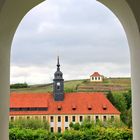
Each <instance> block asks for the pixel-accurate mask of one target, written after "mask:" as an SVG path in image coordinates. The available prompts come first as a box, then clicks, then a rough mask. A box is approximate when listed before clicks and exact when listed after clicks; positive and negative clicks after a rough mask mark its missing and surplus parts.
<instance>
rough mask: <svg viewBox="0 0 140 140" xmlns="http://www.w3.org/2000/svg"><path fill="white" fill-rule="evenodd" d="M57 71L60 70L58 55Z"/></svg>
mask: <svg viewBox="0 0 140 140" xmlns="http://www.w3.org/2000/svg"><path fill="white" fill-rule="evenodd" d="M57 71H60V64H59V56H58V57H57Z"/></svg>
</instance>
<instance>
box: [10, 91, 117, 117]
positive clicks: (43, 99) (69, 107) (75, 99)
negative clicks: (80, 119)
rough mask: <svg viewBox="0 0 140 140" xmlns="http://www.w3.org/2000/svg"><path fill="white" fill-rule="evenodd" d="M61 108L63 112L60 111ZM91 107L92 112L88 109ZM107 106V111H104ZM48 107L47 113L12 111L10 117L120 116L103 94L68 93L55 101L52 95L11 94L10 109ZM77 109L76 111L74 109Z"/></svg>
mask: <svg viewBox="0 0 140 140" xmlns="http://www.w3.org/2000/svg"><path fill="white" fill-rule="evenodd" d="M58 106H61V110H59V109H58ZM88 106H91V110H90V109H88ZM103 106H106V107H107V109H104V108H103ZM26 107H29V108H32V107H48V110H47V111H10V115H38V114H42V115H45V114H46V115H47V114H48V115H49V114H120V112H119V111H118V110H117V109H116V108H115V107H114V106H113V105H112V104H111V103H110V102H109V100H108V99H107V98H106V97H105V95H104V94H103V93H82V92H80V93H67V94H65V96H64V101H54V99H53V95H52V94H51V93H11V94H10V108H26ZM73 107H75V109H73Z"/></svg>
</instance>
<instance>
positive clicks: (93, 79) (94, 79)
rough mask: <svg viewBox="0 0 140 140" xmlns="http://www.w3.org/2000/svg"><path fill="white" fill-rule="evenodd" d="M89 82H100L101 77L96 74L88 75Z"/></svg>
mask: <svg viewBox="0 0 140 140" xmlns="http://www.w3.org/2000/svg"><path fill="white" fill-rule="evenodd" d="M90 81H91V82H102V81H103V76H102V75H100V74H99V73H98V72H94V73H93V74H92V75H90Z"/></svg>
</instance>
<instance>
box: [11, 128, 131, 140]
mask: <svg viewBox="0 0 140 140" xmlns="http://www.w3.org/2000/svg"><path fill="white" fill-rule="evenodd" d="M9 139H10V140H132V130H130V129H124V128H104V127H95V128H92V129H86V130H83V131H81V130H67V131H65V132H64V133H62V134H61V133H50V132H49V131H46V130H42V129H36V130H32V129H19V128H12V129H10V131H9Z"/></svg>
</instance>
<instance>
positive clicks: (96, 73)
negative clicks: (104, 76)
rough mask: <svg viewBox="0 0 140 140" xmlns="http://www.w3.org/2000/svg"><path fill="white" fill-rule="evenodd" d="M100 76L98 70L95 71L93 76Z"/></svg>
mask: <svg viewBox="0 0 140 140" xmlns="http://www.w3.org/2000/svg"><path fill="white" fill-rule="evenodd" d="M98 76H101V75H100V74H99V73H98V72H94V73H93V74H92V75H91V77H98Z"/></svg>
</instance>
